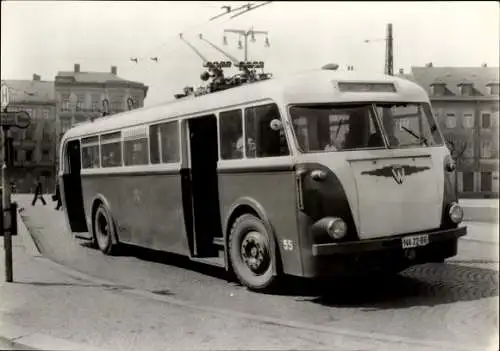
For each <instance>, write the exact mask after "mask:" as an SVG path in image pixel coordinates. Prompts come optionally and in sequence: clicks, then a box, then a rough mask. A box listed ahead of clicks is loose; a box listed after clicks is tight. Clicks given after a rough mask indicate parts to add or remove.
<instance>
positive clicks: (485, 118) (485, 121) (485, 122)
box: [481, 112, 491, 129]
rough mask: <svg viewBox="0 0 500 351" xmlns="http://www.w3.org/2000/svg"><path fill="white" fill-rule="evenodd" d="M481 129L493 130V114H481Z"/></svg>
mask: <svg viewBox="0 0 500 351" xmlns="http://www.w3.org/2000/svg"><path fill="white" fill-rule="evenodd" d="M481 128H483V129H488V128H491V114H490V113H487V112H483V113H482V114H481Z"/></svg>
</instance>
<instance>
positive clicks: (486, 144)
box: [481, 140, 493, 158]
mask: <svg viewBox="0 0 500 351" xmlns="http://www.w3.org/2000/svg"><path fill="white" fill-rule="evenodd" d="M492 147H493V143H492V142H491V140H481V158H491V151H492Z"/></svg>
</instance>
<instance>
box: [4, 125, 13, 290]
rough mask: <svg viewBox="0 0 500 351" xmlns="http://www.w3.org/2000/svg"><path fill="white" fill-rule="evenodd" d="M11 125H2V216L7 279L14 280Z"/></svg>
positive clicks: (8, 280)
mask: <svg viewBox="0 0 500 351" xmlns="http://www.w3.org/2000/svg"><path fill="white" fill-rule="evenodd" d="M8 131H9V127H7V126H2V138H3V165H2V216H3V221H2V224H3V228H2V231H3V246H4V250H5V281H6V282H8V283H11V282H12V275H13V274H12V237H11V230H10V228H11V227H12V223H10V219H11V215H10V211H7V210H10V207H11V206H10V184H9V173H8V170H9V168H8V167H7V159H8V157H9V154H8V152H9V145H8V144H9V142H8Z"/></svg>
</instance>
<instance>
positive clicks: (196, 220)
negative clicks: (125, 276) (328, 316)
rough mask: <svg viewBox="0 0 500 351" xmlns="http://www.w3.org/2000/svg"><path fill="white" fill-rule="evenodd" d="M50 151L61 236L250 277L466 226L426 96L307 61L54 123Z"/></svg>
mask: <svg viewBox="0 0 500 351" xmlns="http://www.w3.org/2000/svg"><path fill="white" fill-rule="evenodd" d="M60 160H61V167H60V172H59V181H60V188H61V195H62V199H63V204H64V209H65V215H66V220H67V224H68V226H69V228H70V230H71V232H73V233H74V234H75V235H76V236H78V237H81V238H86V239H89V240H93V241H95V243H96V244H97V246H98V247H99V249H100V250H102V251H103V252H104V253H106V254H111V253H112V252H113V250H114V249H115V248H116V247H117V246H118V245H119V244H121V243H127V244H132V245H138V246H142V247H146V248H151V249H155V250H161V251H166V252H171V253H176V254H180V255H186V256H188V257H189V258H190V259H192V260H195V261H199V262H205V263H207V264H210V265H215V266H220V267H224V268H225V269H227V270H230V271H233V272H234V273H235V274H236V276H237V278H238V279H239V280H240V281H241V283H242V284H243V285H245V286H247V287H249V288H251V289H254V290H263V289H267V288H270V287H271V286H273V285H274V284H275V283H276V282H277V281H278V280H277V279H278V278H279V277H280V276H281V275H293V276H302V277H310V278H314V277H331V276H336V275H344V274H359V273H370V272H374V271H380V272H394V273H396V272H399V271H402V270H404V269H406V268H407V267H409V266H412V265H416V264H422V263H427V262H442V261H443V260H444V259H446V258H448V257H452V256H454V255H456V253H457V240H458V238H459V237H460V236H463V235H465V234H466V227H464V226H461V225H460V223H461V221H462V217H463V213H462V209H461V208H460V206H459V205H458V199H457V193H456V190H455V189H456V188H455V182H456V171H455V164H454V162H453V160H452V158H451V157H450V154H449V151H448V149H447V147H446V145H445V143H444V142H443V136H442V134H441V132H440V128H439V126H438V123H437V121H436V120H435V118H434V115H433V113H432V108H431V105H430V102H429V98H428V96H427V94H426V92H425V91H424V90H423V89H422V88H421V87H420V86H418V85H417V84H415V83H413V82H410V81H408V80H405V79H402V78H399V77H394V76H385V75H375V74H374V75H371V74H361V73H357V72H353V71H350V72H340V71H333V70H318V71H311V72H305V73H302V74H298V75H295V76H290V77H284V78H279V79H278V78H273V79H266V80H263V81H259V82H255V83H251V84H244V85H241V86H236V87H233V88H231V89H226V90H222V91H218V92H213V93H209V94H205V95H202V96H187V97H185V98H181V99H178V100H174V101H172V102H168V103H165V104H160V105H157V106H154V107H149V108H140V109H136V110H132V111H127V112H124V113H119V114H116V115H112V116H107V117H103V118H100V119H97V120H94V121H92V122H89V123H86V124H84V125H80V126H77V127H74V128H72V129H70V130H69V131H68V132H66V134H65V135H64V137H63V138H62V142H61V149H60Z"/></svg>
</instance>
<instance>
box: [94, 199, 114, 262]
mask: <svg viewBox="0 0 500 351" xmlns="http://www.w3.org/2000/svg"><path fill="white" fill-rule="evenodd" d="M114 235H115V226H114V223H113V219H112V217H111V215H110V213H109V211H108V210H107V209H106V208H105V207H104V205H103V204H100V205H99V207H98V208H97V210H96V212H95V215H94V237H95V241H96V242H97V247H98V248H99V250H101V251H102V252H103V253H105V254H107V255H111V254H113V252H114V251H115V248H116V245H114V244H113V238H112V237H113V236H114Z"/></svg>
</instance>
